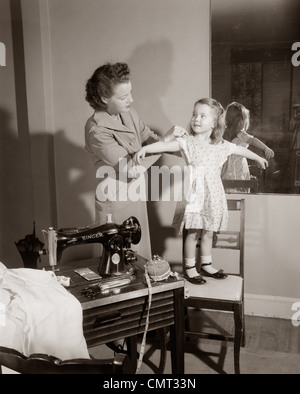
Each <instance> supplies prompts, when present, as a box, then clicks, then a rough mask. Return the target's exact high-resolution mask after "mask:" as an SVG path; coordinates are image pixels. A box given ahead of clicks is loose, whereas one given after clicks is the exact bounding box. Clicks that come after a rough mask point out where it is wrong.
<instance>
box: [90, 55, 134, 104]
mask: <svg viewBox="0 0 300 394" xmlns="http://www.w3.org/2000/svg"><path fill="white" fill-rule="evenodd" d="M129 81H130V69H129V66H128V64H127V63H121V62H119V63H115V64H111V63H106V64H104V65H103V66H100V67H98V68H97V69H96V70H95V71H94V73H93V75H92V76H91V78H90V79H89V80H88V81H87V83H86V85H85V92H86V96H85V99H86V101H87V102H88V103H89V104H90V106H91V107H92V108H93V109H94V110H100V109H102V110H105V109H106V108H107V106H106V104H105V103H104V102H103V101H102V100H101V97H108V98H110V97H111V96H112V95H113V94H114V88H115V86H116V85H118V84H119V83H123V82H129Z"/></svg>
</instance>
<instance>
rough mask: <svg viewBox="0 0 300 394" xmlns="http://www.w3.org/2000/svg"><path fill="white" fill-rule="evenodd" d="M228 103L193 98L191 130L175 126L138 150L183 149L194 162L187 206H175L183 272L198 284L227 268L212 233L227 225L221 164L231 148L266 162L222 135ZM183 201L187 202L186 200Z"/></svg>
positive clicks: (221, 274) (142, 153)
mask: <svg viewBox="0 0 300 394" xmlns="http://www.w3.org/2000/svg"><path fill="white" fill-rule="evenodd" d="M223 114H224V109H223V107H222V106H221V104H220V103H218V102H217V101H216V100H214V99H210V98H204V99H201V100H198V101H197V102H196V103H195V104H194V111H193V115H192V118H191V121H190V125H189V127H188V132H189V133H187V132H186V131H185V130H184V129H182V128H175V130H174V133H173V138H170V136H168V138H167V141H160V142H156V143H153V144H149V145H147V146H144V147H142V149H141V150H140V151H139V152H138V153H137V160H138V161H139V159H140V158H144V157H145V156H146V154H147V153H161V152H178V151H179V150H181V151H182V153H183V155H184V157H185V160H186V163H187V165H189V166H191V167H190V168H191V169H192V170H193V171H191V181H190V185H189V190H188V192H186V193H185V196H186V200H187V201H186V202H185V204H184V210H181V209H179V210H177V209H176V212H175V216H174V221H173V224H174V226H175V227H178V228H179V233H180V234H181V233H182V231H183V230H185V233H186V237H185V239H184V263H185V267H184V268H185V269H184V271H185V277H186V279H187V280H188V281H190V282H191V283H194V284H203V283H205V280H204V279H203V277H202V275H201V274H203V275H206V276H210V277H213V278H215V279H224V278H226V276H227V275H226V274H225V273H224V272H223V270H218V269H216V268H214V267H213V265H212V240H213V233H214V232H217V231H220V230H224V229H226V227H227V221H228V208H227V201H226V196H225V192H224V188H223V184H222V181H221V176H220V175H221V168H222V165H223V164H224V162H225V161H226V160H227V157H228V156H229V155H231V154H233V153H234V154H237V155H243V156H245V157H247V158H249V159H252V160H255V161H257V162H258V164H259V166H260V167H262V168H266V166H267V164H268V163H267V161H266V160H265V159H264V158H261V157H260V156H258V155H256V154H255V153H253V152H251V151H249V150H248V149H246V148H243V147H241V146H237V145H235V144H232V143H230V142H228V141H225V140H223V139H222V135H223V131H224V116H223ZM182 205H183V204H182ZM200 236H201V247H200V251H201V274H200V273H199V272H198V271H197V269H196V245H197V241H198V239H199V237H200Z"/></svg>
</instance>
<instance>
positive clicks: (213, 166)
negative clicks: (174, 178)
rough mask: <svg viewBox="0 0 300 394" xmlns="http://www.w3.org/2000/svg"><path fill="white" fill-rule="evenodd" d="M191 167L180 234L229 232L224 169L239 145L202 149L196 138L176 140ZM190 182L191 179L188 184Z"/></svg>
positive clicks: (180, 208)
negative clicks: (202, 231) (197, 231)
mask: <svg viewBox="0 0 300 394" xmlns="http://www.w3.org/2000/svg"><path fill="white" fill-rule="evenodd" d="M176 140H177V141H178V142H179V144H180V147H181V150H182V153H183V156H184V157H185V160H186V163H187V165H188V167H187V168H188V171H186V174H185V177H184V188H183V194H184V196H183V198H182V201H180V202H178V204H177V207H176V211H175V214H174V219H173V226H174V227H175V228H176V229H178V231H179V234H181V233H182V230H183V228H185V229H204V230H208V231H215V232H217V231H220V230H225V229H226V228H227V224H228V208H227V201H226V195H225V191H224V188H223V183H222V180H221V169H222V166H223V164H224V163H225V161H226V160H227V158H228V156H229V155H231V154H233V153H234V151H235V147H236V145H235V144H233V143H231V142H228V141H225V140H222V141H220V142H219V143H218V144H207V145H202V144H200V143H199V142H197V140H196V139H195V137H194V136H192V135H189V136H184V137H182V138H177V139H176ZM186 178H188V179H187V180H186Z"/></svg>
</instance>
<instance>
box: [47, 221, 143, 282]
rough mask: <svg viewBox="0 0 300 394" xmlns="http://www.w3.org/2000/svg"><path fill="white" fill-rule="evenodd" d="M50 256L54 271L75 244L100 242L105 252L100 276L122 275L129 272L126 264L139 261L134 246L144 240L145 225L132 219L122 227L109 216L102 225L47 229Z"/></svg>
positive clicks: (101, 262) (102, 257)
mask: <svg viewBox="0 0 300 394" xmlns="http://www.w3.org/2000/svg"><path fill="white" fill-rule="evenodd" d="M43 235H44V238H45V243H46V245H47V250H46V253H48V255H49V264H50V266H52V269H53V270H54V269H55V268H54V267H55V266H56V265H57V263H58V262H59V261H60V259H61V257H62V253H63V251H64V250H65V249H66V248H68V247H70V246H75V245H84V244H90V243H96V242H98V243H100V244H102V245H103V253H102V256H101V259H100V264H99V267H98V271H99V275H100V276H111V275H120V274H122V272H124V271H125V269H126V268H125V264H126V263H129V262H130V261H134V260H136V254H135V253H134V252H133V251H132V250H131V244H134V245H136V244H138V243H139V242H140V239H141V226H140V223H139V221H138V220H137V219H136V218H135V217H134V216H130V217H129V218H128V219H127V220H125V221H124V222H123V223H122V224H121V225H118V224H115V223H113V222H112V221H111V215H109V216H108V220H107V223H105V224H102V225H100V226H94V227H89V226H87V227H84V228H61V229H59V230H54V229H53V228H52V227H50V228H49V229H48V231H46V230H43Z"/></svg>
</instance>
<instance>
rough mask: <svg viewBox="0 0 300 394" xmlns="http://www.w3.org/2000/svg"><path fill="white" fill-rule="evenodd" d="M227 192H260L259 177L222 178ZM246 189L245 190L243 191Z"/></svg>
mask: <svg viewBox="0 0 300 394" xmlns="http://www.w3.org/2000/svg"><path fill="white" fill-rule="evenodd" d="M222 182H223V186H224V189H225V191H226V193H249V192H251V193H258V192H259V181H258V179H257V178H253V179H249V180H242V179H222ZM241 190H244V191H241Z"/></svg>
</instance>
